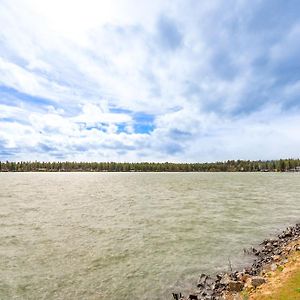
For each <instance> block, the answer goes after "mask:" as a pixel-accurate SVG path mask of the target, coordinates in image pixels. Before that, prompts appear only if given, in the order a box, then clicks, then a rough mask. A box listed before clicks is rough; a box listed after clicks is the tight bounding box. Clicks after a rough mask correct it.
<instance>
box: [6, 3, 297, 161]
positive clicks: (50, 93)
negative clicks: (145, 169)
mask: <svg viewBox="0 0 300 300" xmlns="http://www.w3.org/2000/svg"><path fill="white" fill-rule="evenodd" d="M299 11H300V2H299V1H296V0H286V1H283V0H277V1H273V0H272V1H271V0H264V1H262V0H253V1H243V0H235V1H233V0H228V1H223V0H222V1H217V0H202V1H199V0H184V1H177V0H172V1H167V0H166V1H157V0H152V1H132V0H131V1H129V0H122V1H121V0H119V1H117V0H112V1H98V0H84V1H81V0H78V1H71V0H51V1H50V0H43V1H39V0H15V1H9V0H0V160H15V161H17V160H43V161H54V160H55V161H56V160H72V161H74V160H77V161H174V162H195V161H199V162H202V161H216V160H227V159H277V158H285V157H299V153H300V135H299V132H300V99H299V95H300V15H299Z"/></svg>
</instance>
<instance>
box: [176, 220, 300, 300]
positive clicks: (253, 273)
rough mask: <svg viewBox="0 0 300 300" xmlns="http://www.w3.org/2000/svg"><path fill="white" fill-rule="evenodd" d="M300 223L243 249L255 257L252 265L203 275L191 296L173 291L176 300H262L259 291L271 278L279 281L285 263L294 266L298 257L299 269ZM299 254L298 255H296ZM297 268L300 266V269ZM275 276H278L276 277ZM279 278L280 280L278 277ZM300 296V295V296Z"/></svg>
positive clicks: (190, 293)
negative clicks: (238, 269) (278, 277)
mask: <svg viewBox="0 0 300 300" xmlns="http://www.w3.org/2000/svg"><path fill="white" fill-rule="evenodd" d="M299 252H300V223H298V224H296V225H295V226H290V227H288V228H286V229H285V230H284V231H283V232H282V233H281V234H279V235H277V238H273V239H266V240H264V241H263V242H262V243H261V244H260V245H259V247H257V248H254V247H251V248H250V249H244V253H245V254H248V255H253V256H254V257H255V259H254V261H253V263H252V265H251V266H247V267H245V268H244V269H243V270H242V271H231V272H230V273H219V274H217V275H216V276H214V277H212V276H209V275H206V274H201V275H200V277H199V280H198V284H197V287H195V289H194V290H193V291H190V292H189V295H182V294H181V293H179V294H178V293H172V296H173V299H175V300H243V299H253V300H254V299H257V300H258V299H260V298H256V293H257V292H258V291H261V290H262V289H263V288H265V289H266V290H267V291H266V293H269V291H268V287H266V286H267V285H268V284H269V283H270V282H271V279H272V280H275V281H276V280H277V279H276V276H275V275H277V276H280V272H279V273H278V272H277V271H278V270H279V271H282V270H283V269H284V268H285V267H286V265H288V267H289V268H291V266H293V264H292V262H290V261H291V260H292V259H293V260H295V259H296V258H297V259H298V260H299V268H300V255H298V254H299ZM295 257H296V258H295ZM291 258H292V259H291ZM297 270H298V269H297ZM274 278H275V279H274ZM277 281H278V280H277ZM299 298H300V297H299Z"/></svg>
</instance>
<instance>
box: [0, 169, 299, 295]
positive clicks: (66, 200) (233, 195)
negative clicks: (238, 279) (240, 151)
mask: <svg viewBox="0 0 300 300" xmlns="http://www.w3.org/2000/svg"><path fill="white" fill-rule="evenodd" d="M299 196H300V174H295V173H294V174H292V173H282V174H276V173H273V174H271V173H1V174H0V299H108V300H117V299H118V300H120V299H128V300H129V299H130V300H135V299H139V300H141V299H151V300H152V299H172V297H171V292H172V291H174V290H175V291H176V290H183V291H184V290H186V289H189V288H190V287H191V286H193V285H194V284H195V281H196V280H197V277H198V274H199V273H201V272H208V273H215V272H218V271H221V270H222V271H223V270H227V269H228V265H229V263H228V261H230V262H231V264H232V265H233V266H234V267H241V266H242V265H244V264H245V263H249V258H248V257H246V256H245V255H243V248H245V247H250V246H252V245H256V244H258V243H259V242H260V241H261V240H263V239H265V238H267V237H270V236H272V235H274V234H276V233H278V232H279V231H280V230H282V229H284V228H285V227H286V226H288V225H291V224H294V223H296V222H298V221H299V217H300V204H299V198H300V197H299Z"/></svg>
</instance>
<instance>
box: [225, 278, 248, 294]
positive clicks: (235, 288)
mask: <svg viewBox="0 0 300 300" xmlns="http://www.w3.org/2000/svg"><path fill="white" fill-rule="evenodd" d="M243 287H244V283H243V282H241V281H233V280H231V281H229V283H228V285H227V290H228V291H229V292H241V291H242V290H243Z"/></svg>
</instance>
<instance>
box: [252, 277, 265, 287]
mask: <svg viewBox="0 0 300 300" xmlns="http://www.w3.org/2000/svg"><path fill="white" fill-rule="evenodd" d="M265 282H266V279H265V278H263V277H260V276H254V277H252V278H251V285H253V286H254V287H255V288H256V287H258V286H260V285H262V284H263V283H265Z"/></svg>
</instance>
